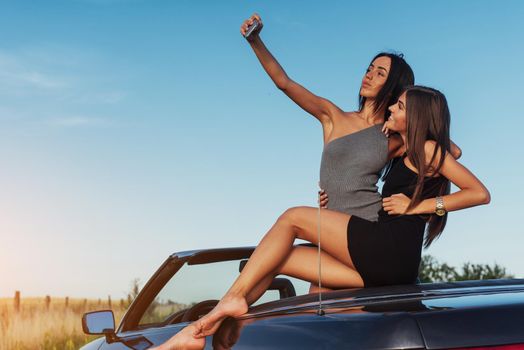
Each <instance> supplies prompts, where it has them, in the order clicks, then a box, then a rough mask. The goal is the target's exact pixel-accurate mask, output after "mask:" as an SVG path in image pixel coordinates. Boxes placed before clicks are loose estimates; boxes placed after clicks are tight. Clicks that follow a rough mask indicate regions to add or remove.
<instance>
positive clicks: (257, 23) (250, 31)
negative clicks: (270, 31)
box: [244, 19, 260, 39]
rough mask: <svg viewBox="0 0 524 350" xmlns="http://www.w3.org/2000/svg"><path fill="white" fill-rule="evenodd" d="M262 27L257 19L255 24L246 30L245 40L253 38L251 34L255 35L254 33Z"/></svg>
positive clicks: (254, 21)
mask: <svg viewBox="0 0 524 350" xmlns="http://www.w3.org/2000/svg"><path fill="white" fill-rule="evenodd" d="M259 27H260V22H259V21H258V20H256V19H254V20H253V24H251V25H250V26H249V27H248V28H247V30H246V34H244V38H246V39H249V37H250V36H251V34H253V32H255V31H256V30H257V29H258V28H259Z"/></svg>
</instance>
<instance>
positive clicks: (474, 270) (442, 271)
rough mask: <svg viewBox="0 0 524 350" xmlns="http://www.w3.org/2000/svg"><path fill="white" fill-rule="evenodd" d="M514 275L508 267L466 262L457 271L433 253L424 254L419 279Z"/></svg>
mask: <svg viewBox="0 0 524 350" xmlns="http://www.w3.org/2000/svg"><path fill="white" fill-rule="evenodd" d="M513 277H514V276H513V275H511V274H508V273H507V272H506V268H504V267H502V266H500V265H498V264H496V263H495V264H493V265H488V264H472V263H470V262H466V263H464V264H463V265H462V269H461V270H460V272H459V271H457V269H456V268H455V267H453V266H449V265H448V264H446V263H440V262H439V261H438V260H437V259H435V258H434V257H433V256H431V255H423V256H422V260H421V262H420V268H419V279H420V281H421V282H423V283H426V282H453V281H466V280H484V279H499V278H513Z"/></svg>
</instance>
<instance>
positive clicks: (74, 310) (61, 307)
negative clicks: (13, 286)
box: [0, 298, 127, 350]
mask: <svg viewBox="0 0 524 350" xmlns="http://www.w3.org/2000/svg"><path fill="white" fill-rule="evenodd" d="M108 308H109V305H108V301H107V300H106V301H100V300H86V299H70V300H69V302H68V305H67V307H66V301H65V298H56V299H54V298H51V303H50V304H49V307H47V305H46V300H45V298H22V299H21V301H20V310H19V311H18V312H16V311H15V306H14V299H13V298H5V299H0V350H39V349H42V350H64V349H65V350H69V349H71V350H73V349H75V350H76V349H78V348H79V347H80V346H82V345H84V344H86V343H88V342H89V341H91V340H93V339H94V338H97V336H95V337H92V336H86V335H85V334H84V333H83V331H82V321H81V320H82V315H83V313H84V312H86V311H92V310H98V309H108ZM111 308H112V309H113V312H114V313H115V320H116V322H117V324H118V322H119V321H120V319H121V317H122V316H123V313H124V311H125V309H126V308H127V302H123V301H118V302H113V304H112V307H111Z"/></svg>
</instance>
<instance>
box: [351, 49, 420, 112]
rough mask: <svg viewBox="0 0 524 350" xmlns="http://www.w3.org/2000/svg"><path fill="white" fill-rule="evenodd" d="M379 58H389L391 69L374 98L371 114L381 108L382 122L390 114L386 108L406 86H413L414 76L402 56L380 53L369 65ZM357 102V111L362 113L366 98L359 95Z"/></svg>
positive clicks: (395, 100)
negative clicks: (382, 111) (382, 110)
mask: <svg viewBox="0 0 524 350" xmlns="http://www.w3.org/2000/svg"><path fill="white" fill-rule="evenodd" d="M379 57H389V58H390V59H391V67H390V68H389V73H388V78H387V79H386V82H385V83H384V86H383V87H382V89H380V91H379V92H378V94H377V96H376V97H375V101H374V103H373V112H377V111H380V110H381V109H382V108H383V109H384V121H386V120H387V118H388V117H389V114H390V112H389V110H388V108H387V107H389V106H391V105H392V104H394V103H395V102H397V100H398V98H399V97H400V95H401V94H402V92H403V91H404V89H405V88H406V87H407V86H410V85H413V84H415V75H414V74H413V70H412V69H411V67H410V66H409V64H408V63H407V62H406V60H404V55H403V54H395V53H388V52H381V53H379V54H377V55H376V56H375V57H373V59H372V60H371V62H370V64H369V65H371V64H372V63H373V61H374V60H376V59H377V58H379ZM358 102H359V111H362V109H363V108H364V104H365V103H366V97H363V96H360V95H359V98H358Z"/></svg>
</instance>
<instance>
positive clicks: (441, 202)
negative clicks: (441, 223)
mask: <svg viewBox="0 0 524 350" xmlns="http://www.w3.org/2000/svg"><path fill="white" fill-rule="evenodd" d="M435 199H436V200H437V206H436V207H435V214H437V215H438V216H444V215H446V208H444V200H443V199H442V197H440V196H439V197H437V198H435Z"/></svg>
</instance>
